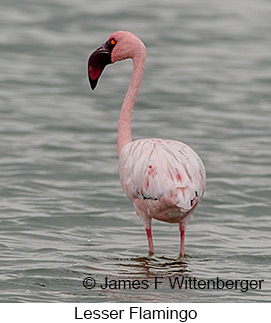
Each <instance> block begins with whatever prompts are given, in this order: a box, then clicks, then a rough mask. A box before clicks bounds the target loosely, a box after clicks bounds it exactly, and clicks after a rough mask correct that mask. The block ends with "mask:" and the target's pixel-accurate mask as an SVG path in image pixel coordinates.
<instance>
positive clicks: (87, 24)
mask: <svg viewBox="0 0 271 323" xmlns="http://www.w3.org/2000/svg"><path fill="white" fill-rule="evenodd" d="M0 12H1V20H0V28H1V34H0V51H1V58H0V70H1V73H0V97H1V111H0V118H1V123H0V131H1V154H0V165H1V167H0V178H1V204H0V208H1V218H0V219H1V225H0V248H1V253H0V254H1V255H0V261H1V262H0V271H1V278H0V285H1V292H0V293H1V301H2V302H30V301H31V302H36V301H39V302H60V301H61V302H103V301H106V302H125V301H138V302H165V301H166V302H252V301H253V302H268V301H269V302H270V300H271V284H270V278H271V274H270V272H271V253H270V249H271V239H270V236H271V235H270V232H271V229H270V207H271V203H270V196H271V185H270V184H271V176H270V175H271V169H270V163H271V150H270V144H271V142H270V135H271V127H270V121H271V120H270V119H271V112H270V85H271V76H270V75H271V74H270V73H271V58H270V50H271V45H270V44H271V34H270V29H269V28H270V3H269V1H265V0H243V1H242V0H237V1H236V0H234V1H233V0H230V1H227V2H222V1H215V0H213V1H212V0H205V1H202V0H200V1H190V0H189V1H188V0H181V1H179V0H170V1H167V2H164V1H161V0H157V1H149V2H146V1H142V0H138V1H136V2H135V1H122V0H116V1H102V0H100V1H97V2H94V1H91V2H90V1H88V0H78V1H71V0H54V1H51V0H46V1H45V0H40V1H34V0H28V1H27V0H24V1H18V0H8V1H4V0H2V1H1V4H0ZM119 29H124V30H130V31H132V32H134V33H136V34H137V35H139V36H140V37H141V38H142V39H143V41H144V42H145V44H146V46H147V48H148V58H147V65H146V70H145V75H144V80H143V83H142V87H141V90H140V94H139V97H138V100H137V104H136V108H135V112H134V118H133V137H134V138H144V137H162V138H171V139H177V140H181V141H183V142H185V143H187V144H189V145H191V146H192V147H193V148H194V149H195V150H196V151H197V152H198V153H199V154H200V156H201V157H202V159H203V161H204V163H205V166H206V169H207V177H208V182H207V191H206V194H205V197H204V199H203V201H202V202H201V205H200V207H199V208H198V210H197V212H196V213H195V215H194V217H193V218H192V220H191V221H190V223H189V225H188V227H187V244H186V252H187V257H186V258H185V260H184V261H181V260H179V259H178V249H179V232H178V226H177V225H173V224H166V223H159V222H157V221H154V222H153V235H154V244H155V247H156V252H157V254H156V255H155V256H154V257H153V258H152V259H148V258H147V257H146V256H147V242H146V238H145V232H144V229H143V226H142V224H141V222H140V220H139V219H138V218H137V216H136V215H135V213H134V211H133V208H132V205H131V204H130V202H129V201H128V200H127V199H126V197H125V196H124V194H123V192H122V190H121V188H120V184H119V179H118V169H117V168H118V160H117V153H116V129H117V120H118V116H119V109H120V106H121V103H122V100H123V97H124V94H125V91H126V89H127V85H128V82H129V80H130V74H131V67H132V65H131V62H122V63H117V64H115V66H110V67H108V68H107V70H106V72H105V73H104V75H103V77H102V79H101V80H100V83H99V85H98V88H97V90H96V91H95V92H91V91H90V89H89V86H88V83H87V79H86V61H87V58H88V55H89V53H90V52H91V51H92V50H93V49H95V48H96V47H97V46H98V45H100V44H101V43H102V42H103V41H104V40H105V39H106V38H107V37H108V35H109V34H111V33H112V32H113V31H115V30H119ZM90 275H91V276H92V277H94V278H95V279H96V281H97V283H102V282H103V281H104V279H105V277H106V276H108V277H109V278H110V279H115V280H118V279H131V280H132V279H138V280H144V279H146V280H149V281H150V282H152V281H153V279H155V277H157V276H159V277H160V276H161V277H162V280H163V283H162V284H161V285H160V286H159V289H157V290H155V289H154V288H153V285H151V287H150V288H148V289H145V290H143V289H138V290H136V289H135V290H130V289H126V290H113V289H112V290H101V289H99V288H98V287H97V286H96V287H95V288H94V289H93V290H88V289H85V288H84V287H83V285H82V282H83V279H84V278H85V277H88V276H90ZM177 276H178V277H180V278H181V277H185V278H192V279H193V278H196V279H204V280H207V279H214V278H216V277H219V278H220V279H224V280H226V279H234V280H235V279H247V280H255V279H257V280H260V279H264V280H265V281H264V284H263V286H262V289H261V290H259V289H257V290H249V291H247V292H241V291H240V290H235V289H231V290H225V289H224V290H195V289H188V290H185V291H184V290H177V289H174V290H172V289H171V288H170V286H169V285H168V279H169V278H170V277H177Z"/></svg>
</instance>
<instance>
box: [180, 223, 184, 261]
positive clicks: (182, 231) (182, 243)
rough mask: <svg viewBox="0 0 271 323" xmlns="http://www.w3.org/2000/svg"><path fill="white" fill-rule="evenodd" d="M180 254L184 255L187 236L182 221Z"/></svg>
mask: <svg viewBox="0 0 271 323" xmlns="http://www.w3.org/2000/svg"><path fill="white" fill-rule="evenodd" d="M179 228H180V238H181V239H180V256H181V257H184V237H185V226H184V225H182V224H181V223H180V225H179Z"/></svg>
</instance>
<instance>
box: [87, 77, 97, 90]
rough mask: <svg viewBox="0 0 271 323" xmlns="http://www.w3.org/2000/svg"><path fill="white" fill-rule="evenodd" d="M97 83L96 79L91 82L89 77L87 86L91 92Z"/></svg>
mask: <svg viewBox="0 0 271 323" xmlns="http://www.w3.org/2000/svg"><path fill="white" fill-rule="evenodd" d="M97 83H98V79H97V80H93V79H92V78H91V77H89V84H90V87H91V89H92V90H95V88H96V86H97Z"/></svg>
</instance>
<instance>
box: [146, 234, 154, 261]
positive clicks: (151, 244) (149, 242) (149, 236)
mask: <svg viewBox="0 0 271 323" xmlns="http://www.w3.org/2000/svg"><path fill="white" fill-rule="evenodd" d="M146 234H147V239H148V244H149V257H151V256H152V255H153V254H154V247H153V241H152V233H151V228H146Z"/></svg>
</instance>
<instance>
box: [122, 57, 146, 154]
mask: <svg viewBox="0 0 271 323" xmlns="http://www.w3.org/2000/svg"><path fill="white" fill-rule="evenodd" d="M145 60H146V54H145V52H139V53H138V54H137V55H136V56H135V57H134V58H133V66H134V67H133V74H132V78H131V82H130V85H129V88H128V90H127V93H126V95H125V98H124V101H123V104H122V108H121V112H120V119H119V127H118V155H120V152H121V150H122V148H123V146H125V145H126V144H127V143H129V142H131V141H132V135H131V121H132V114H133V109H134V104H135V101H136V97H137V94H138V90H139V87H140V83H141V80H142V77H143V73H144V66H145Z"/></svg>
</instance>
